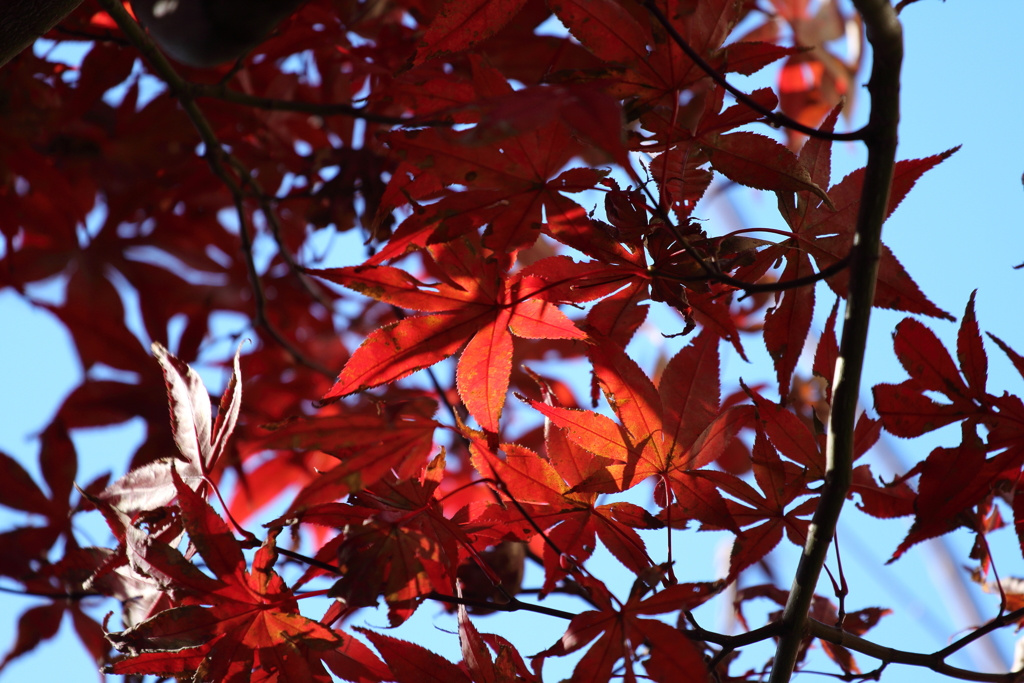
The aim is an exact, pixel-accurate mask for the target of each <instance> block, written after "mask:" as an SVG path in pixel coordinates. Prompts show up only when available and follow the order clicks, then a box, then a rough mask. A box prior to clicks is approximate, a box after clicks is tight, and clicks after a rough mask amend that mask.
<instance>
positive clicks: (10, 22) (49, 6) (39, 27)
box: [0, 0, 82, 66]
mask: <svg viewBox="0 0 1024 683" xmlns="http://www.w3.org/2000/svg"><path fill="white" fill-rule="evenodd" d="M81 3H82V0H4V2H3V3H0V66H3V65H4V64H6V63H7V62H9V61H10V60H11V59H12V58H14V56H15V55H17V54H18V53H19V52H21V51H22V50H24V49H26V48H28V47H30V46H31V45H32V43H33V42H35V40H36V38H38V37H39V36H41V35H43V34H44V33H46V32H47V31H49V30H50V29H51V28H53V27H54V26H56V25H57V22H59V21H60V20H61V19H63V18H64V17H66V16H67V15H69V14H71V12H73V11H74V9H75V8H76V7H78V6H79V5H80V4H81Z"/></svg>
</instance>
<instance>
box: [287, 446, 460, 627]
mask: <svg viewBox="0 0 1024 683" xmlns="http://www.w3.org/2000/svg"><path fill="white" fill-rule="evenodd" d="M444 472H445V456H444V453H443V452H442V453H441V454H439V455H438V456H437V457H435V458H434V459H433V460H432V461H431V462H430V463H429V464H428V465H427V466H426V467H425V468H423V469H422V471H421V472H420V473H419V475H418V477H415V478H410V479H404V480H399V479H397V478H396V477H395V476H394V475H390V476H387V477H384V478H382V479H381V480H380V481H378V482H377V483H376V484H374V485H373V486H370V487H367V488H364V489H363V490H362V491H360V492H359V493H358V494H356V495H353V496H352V497H351V498H350V502H349V503H324V504H320V505H313V506H310V507H308V508H306V509H304V510H301V511H299V512H297V513H294V514H287V515H285V516H284V517H283V518H281V519H279V520H278V521H276V522H274V523H273V525H274V526H281V525H284V524H294V523H297V522H302V523H306V524H317V525H321V526H329V527H333V528H337V529H342V530H344V533H342V534H340V535H338V536H336V537H334V538H333V539H332V540H330V541H328V542H327V543H326V544H324V546H323V547H322V548H321V549H320V551H319V552H318V553H317V559H319V560H321V561H323V562H331V563H333V562H337V563H338V564H339V566H340V567H341V571H342V578H341V579H339V580H338V581H336V582H335V584H334V587H333V588H332V589H331V593H330V594H331V596H332V597H334V598H337V599H338V600H339V601H341V602H343V603H344V604H345V605H348V606H353V607H365V606H370V605H376V604H377V596H379V595H383V596H384V599H385V601H386V602H387V603H388V608H389V618H390V620H391V622H392V624H393V625H395V626H397V625H398V624H400V623H402V622H403V621H405V620H406V619H408V618H409V616H410V615H411V614H412V613H413V612H414V611H415V610H416V607H417V606H418V605H419V603H420V602H421V601H422V599H423V596H425V595H426V594H428V593H429V592H430V591H431V590H438V591H439V592H443V593H447V594H451V592H453V591H454V580H455V576H456V574H457V570H458V566H459V563H460V561H461V559H462V558H464V557H466V556H467V555H471V554H473V552H474V551H473V550H472V545H473V538H472V536H471V532H472V526H470V527H469V528H463V525H462V524H461V523H460V521H457V520H452V519H449V518H447V517H445V516H444V510H443V509H442V507H441V505H440V503H439V501H438V498H437V487H438V485H439V484H440V482H441V479H442V477H443V476H444ZM321 573H322V570H319V569H315V568H311V569H310V571H308V572H307V573H306V575H305V576H304V577H303V579H302V582H305V581H307V580H309V579H310V578H312V577H313V576H316V575H319V574H321Z"/></svg>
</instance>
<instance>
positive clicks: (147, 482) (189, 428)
mask: <svg viewBox="0 0 1024 683" xmlns="http://www.w3.org/2000/svg"><path fill="white" fill-rule="evenodd" d="M241 351H242V349H241V347H239V349H238V351H236V352H235V360H234V370H233V371H232V373H231V379H230V380H229V381H228V386H227V388H226V389H225V390H224V394H223V395H222V396H221V400H220V406H219V408H218V410H217V418H216V421H214V420H213V419H212V418H211V415H210V397H209V394H207V392H206V387H205V386H203V381H202V380H201V379H200V378H199V375H197V374H196V373H195V371H194V370H193V369H192V368H190V367H189V366H188V365H186V364H185V363H183V362H181V361H180V360H178V359H177V358H176V357H175V356H173V355H172V354H171V353H170V352H169V351H168V350H167V349H165V348H164V347H163V346H162V345H161V344H159V343H157V342H153V356H154V357H155V358H156V359H157V362H158V363H159V364H160V368H161V370H163V373H164V382H165V383H166V385H167V402H168V404H169V405H170V409H171V432H172V434H173V435H174V443H175V445H176V446H177V447H178V453H179V455H178V456H177V457H173V458H164V459H161V460H157V461H155V462H152V463H149V464H147V465H143V466H142V467H138V468H136V469H133V470H131V471H130V472H128V474H126V475H124V476H123V477H121V478H120V479H118V480H117V481H116V482H114V483H113V484H111V485H110V486H108V487H107V488H106V489H104V490H103V491H102V492H101V493H100V494H99V495H98V496H97V497H98V498H99V499H101V500H103V501H106V502H108V503H110V504H111V505H113V506H114V507H117V508H120V509H123V510H155V509H157V508H160V507H163V506H164V505H167V504H168V503H170V502H171V501H172V500H173V499H174V497H175V495H176V492H177V487H176V486H175V484H174V482H173V481H172V479H173V477H172V470H174V468H175V467H176V466H180V467H181V468H182V473H181V475H180V476H181V477H182V478H183V479H184V480H185V481H187V482H188V483H189V486H191V487H193V489H200V488H205V486H206V485H209V484H210V480H209V476H210V474H211V472H212V470H213V467H214V465H215V464H216V462H217V459H218V458H219V457H220V456H221V454H222V453H223V452H224V449H225V447H226V445H227V441H228V439H229V438H230V437H231V433H232V432H233V431H234V429H235V422H236V421H237V420H238V411H239V409H240V408H241V405H242V386H241V383H242V373H241V369H240V368H239V366H238V358H239V355H240V354H241Z"/></svg>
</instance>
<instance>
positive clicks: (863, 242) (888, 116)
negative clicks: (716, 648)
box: [770, 0, 903, 683]
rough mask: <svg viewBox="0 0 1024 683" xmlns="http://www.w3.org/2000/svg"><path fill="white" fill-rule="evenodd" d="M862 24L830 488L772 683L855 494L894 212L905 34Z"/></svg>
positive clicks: (804, 621) (878, 18)
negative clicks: (862, 109)
mask: <svg viewBox="0 0 1024 683" xmlns="http://www.w3.org/2000/svg"><path fill="white" fill-rule="evenodd" d="M854 5H855V6H856V7H857V10H858V11H859V12H860V14H861V16H862V17H863V18H864V23H865V25H866V26H867V34H868V40H869V41H870V42H871V46H872V49H873V51H874V57H873V64H872V70H871V81H870V83H869V84H868V89H869V91H870V92H871V116H870V120H869V122H868V126H867V130H868V132H869V134H868V135H867V136H865V138H864V142H865V144H866V146H867V148H868V162H867V166H866V168H865V171H864V185H863V188H862V190H861V202H860V213H859V214H858V216H857V232H856V235H855V236H854V240H853V249H852V251H851V253H850V268H849V274H850V278H849V287H848V293H847V299H846V315H845V323H844V325H843V338H842V342H841V343H840V348H839V358H838V360H837V361H836V370H835V380H834V381H833V386H834V387H835V390H834V394H833V396H834V398H833V404H832V413H831V417H830V418H829V425H828V442H827V445H826V471H825V483H824V485H823V487H822V494H821V501H820V503H819V504H818V509H817V510H815V513H814V518H813V519H812V520H811V527H810V532H809V534H808V537H807V543H806V545H805V546H804V552H803V555H802V556H801V557H800V564H799V566H798V568H797V571H796V575H795V576H794V577H793V587H792V589H791V591H790V593H789V600H788V601H787V603H786V607H785V610H784V611H783V615H782V623H783V635H782V638H781V639H780V640H779V646H778V649H777V651H776V654H775V664H774V666H773V667H772V675H771V680H770V683H786V682H787V681H789V679H790V676H791V675H792V673H793V668H794V666H795V665H796V658H797V653H798V650H799V648H800V641H801V640H802V639H803V637H804V635H805V632H806V630H807V626H808V617H807V612H808V609H809V608H810V605H811V598H812V596H813V595H814V589H815V586H816V585H817V583H818V576H819V575H820V574H821V568H822V566H823V565H824V563H825V556H826V554H827V553H828V546H829V543H830V542H831V540H832V535H833V533H834V532H835V528H836V522H837V521H838V520H839V513H840V512H841V511H842V508H843V502H844V501H845V500H846V494H847V492H848V491H849V488H850V477H851V467H852V463H853V430H854V425H855V424H856V418H857V402H858V399H859V397H860V380H861V374H862V371H863V367H864V353H865V349H866V345H867V334H868V322H869V320H870V317H871V306H872V303H873V302H874V299H875V281H876V279H877V277H878V259H879V246H880V244H881V235H882V223H883V222H884V221H885V217H886V214H887V212H888V206H889V191H890V188H891V185H892V175H893V169H894V167H895V164H896V143H897V139H898V138H897V128H898V125H899V119H900V99H899V98H900V67H901V65H902V62H903V29H902V27H901V26H900V23H899V19H897V17H896V13H895V12H894V11H893V8H892V5H891V4H889V2H888V1H887V0H854Z"/></svg>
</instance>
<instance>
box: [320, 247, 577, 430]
mask: <svg viewBox="0 0 1024 683" xmlns="http://www.w3.org/2000/svg"><path fill="white" fill-rule="evenodd" d="M430 254H431V256H432V257H433V260H434V262H435V263H436V264H438V266H439V267H443V268H445V271H446V272H447V278H448V281H447V282H439V283H437V284H435V285H432V286H427V285H424V284H423V283H421V282H419V281H418V280H416V279H415V278H413V277H412V276H411V275H409V274H408V273H406V272H405V271H402V270H399V269H397V268H392V267H390V266H376V267H371V268H362V267H355V268H335V269H325V270H316V271H309V272H311V273H312V274H314V275H317V276H319V277H322V278H324V279H327V280H330V281H332V282H337V283H339V284H343V285H345V286H346V287H350V288H352V289H354V290H356V291H358V292H360V293H363V294H366V295H368V296H372V297H373V298H375V299H378V300H380V301H384V302H386V303H390V304H393V305H396V306H403V307H405V308H411V309H413V310H418V311H436V312H435V313H433V314H432V315H424V316H413V317H410V318H405V319H403V320H400V321H398V322H396V323H392V324H390V325H386V326H384V327H382V328H379V329H377V330H376V331H374V332H373V333H371V334H370V335H369V336H368V337H367V339H366V341H364V342H363V344H362V345H361V346H360V347H359V348H358V349H357V350H356V352H355V353H354V354H352V358H351V359H350V360H349V362H348V363H346V365H345V367H344V368H343V369H342V371H341V374H340V375H339V376H338V381H337V382H336V383H335V385H334V386H333V387H332V388H331V390H330V391H328V392H327V393H326V394H324V396H323V400H330V399H336V398H340V397H342V396H347V395H348V394H351V393H354V392H357V391H362V390H364V389H368V388H370V387H374V386H378V385H380V384H385V383H387V382H393V381H395V380H397V379H401V378H403V377H406V376H408V375H410V374H412V373H413V372H415V371H417V370H419V369H421V368H425V367H429V366H431V365H433V364H434V363H437V362H439V361H441V360H443V359H445V358H447V357H448V356H451V355H453V354H454V353H455V352H456V351H458V350H459V348H460V347H463V346H464V345H465V349H464V350H463V352H462V356H461V357H460V359H459V364H458V370H457V375H456V376H457V380H458V386H459V394H460V396H462V400H463V402H464V403H465V404H466V407H467V408H468V409H469V411H470V412H471V413H472V414H473V416H474V417H475V418H476V419H477V422H479V423H480V426H482V427H483V428H484V429H486V430H488V431H491V432H497V431H498V423H499V421H500V419H501V413H502V409H503V407H504V405H505V395H506V393H507V391H508V383H509V375H510V373H511V370H512V365H511V363H512V336H513V335H515V336H517V337H522V338H527V339H537V338H540V339H585V338H586V335H585V334H584V333H583V332H582V331H580V330H579V329H577V328H576V326H575V325H574V324H573V323H572V321H571V320H569V318H567V317H566V316H565V314H563V313H562V312H561V311H559V310H558V309H557V308H556V307H555V306H553V305H551V304H549V303H547V302H545V301H543V300H541V299H534V298H531V296H532V294H533V291H535V290H531V286H530V283H528V282H527V283H524V282H523V281H522V279H521V278H517V277H515V276H512V277H509V278H506V277H504V276H503V268H502V266H501V264H500V261H501V260H502V259H501V257H500V256H494V255H488V254H487V252H486V251H484V250H483V248H482V247H481V245H480V242H479V239H478V238H477V237H476V236H475V235H466V236H463V237H462V238H460V239H459V240H456V241H454V242H450V243H447V244H442V245H436V246H434V247H431V248H430Z"/></svg>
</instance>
